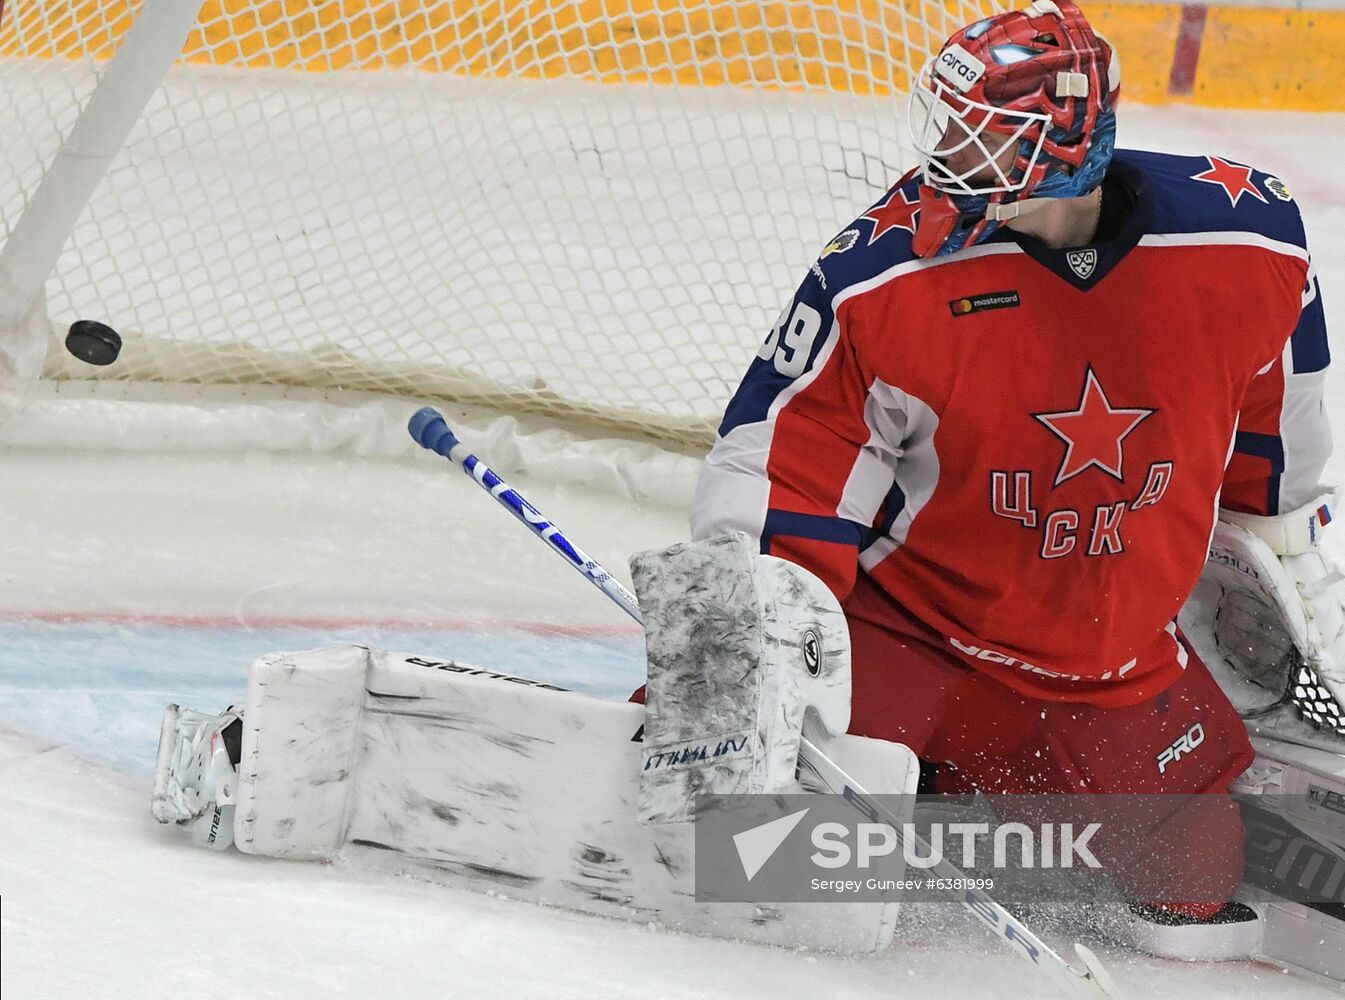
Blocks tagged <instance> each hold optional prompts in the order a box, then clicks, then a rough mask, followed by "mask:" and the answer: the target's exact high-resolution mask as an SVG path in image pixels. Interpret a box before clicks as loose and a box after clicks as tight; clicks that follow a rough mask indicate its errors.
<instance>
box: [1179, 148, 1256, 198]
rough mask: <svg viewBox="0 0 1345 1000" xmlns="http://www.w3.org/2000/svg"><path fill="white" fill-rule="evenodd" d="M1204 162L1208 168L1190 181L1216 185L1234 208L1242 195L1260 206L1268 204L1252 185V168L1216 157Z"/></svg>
mask: <svg viewBox="0 0 1345 1000" xmlns="http://www.w3.org/2000/svg"><path fill="white" fill-rule="evenodd" d="M1205 160H1206V161H1207V162H1208V163H1209V165H1210V168H1209V169H1208V170H1206V171H1203V172H1201V173H1198V174H1192V175H1191V180H1193V181H1201V182H1203V183H1205V184H1217V185H1218V186H1219V187H1221V188H1223V189H1224V194H1226V195H1228V200H1229V201H1230V202H1232V203H1233V205H1234V207H1236V206H1237V203H1238V202H1239V201H1240V200H1241V199H1242V196H1243V195H1244V194H1249V195H1251V196H1252V197H1253V198H1255V199H1256V200H1257V201H1259V202H1261V204H1263V205H1265V204H1269V202H1267V201H1266V196H1265V195H1263V194H1262V193H1261V192H1260V191H1259V190H1258V189H1257V187H1256V185H1255V184H1253V183H1252V168H1251V167H1244V166H1243V165H1242V164H1240V163H1230V162H1229V161H1228V160H1224V159H1220V158H1219V157H1217V156H1207V157H1205Z"/></svg>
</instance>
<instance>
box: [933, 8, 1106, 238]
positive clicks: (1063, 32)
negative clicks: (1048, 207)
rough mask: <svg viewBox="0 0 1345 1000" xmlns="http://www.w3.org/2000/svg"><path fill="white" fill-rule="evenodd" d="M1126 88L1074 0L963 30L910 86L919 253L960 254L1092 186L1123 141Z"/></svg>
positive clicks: (1098, 181)
mask: <svg viewBox="0 0 1345 1000" xmlns="http://www.w3.org/2000/svg"><path fill="white" fill-rule="evenodd" d="M1120 89H1121V71H1120V64H1119V61H1118V60H1117V58H1116V55H1115V53H1114V52H1113V51H1112V47H1111V45H1110V44H1108V43H1107V41H1106V40H1105V39H1103V38H1101V37H1100V36H1098V35H1097V34H1095V33H1094V32H1093V29H1092V28H1091V27H1090V26H1089V24H1088V21H1087V20H1086V19H1085V18H1084V16H1083V12H1082V11H1080V10H1079V8H1078V7H1077V6H1075V5H1074V4H1073V3H1070V2H1069V0H1054V2H1053V0H1036V2H1034V3H1033V4H1032V6H1030V7H1028V8H1027V10H1025V11H1013V12H1010V13H1005V14H997V15H995V16H993V17H989V18H986V19H985V20H982V21H977V22H976V23H975V24H972V25H969V26H967V27H966V28H963V29H962V30H961V31H959V32H958V33H957V34H955V35H954V36H953V37H952V38H950V39H949V40H948V41H947V43H946V44H945V45H944V46H943V48H942V49H941V50H940V51H939V54H938V55H936V56H935V57H934V58H933V59H931V60H930V61H929V62H928V63H927V64H926V65H925V67H924V68H923V69H922V70H921V72H920V75H919V77H918V79H917V80H916V81H915V83H914V85H913V86H912V88H911V99H910V109H909V110H910V113H909V117H908V123H909V127H910V133H911V141H912V143H913V145H914V147H915V150H916V152H917V153H918V154H919V156H920V170H921V184H920V217H919V221H918V224H917V226H916V233H915V240H914V249H915V252H916V253H917V254H918V255H919V256H921V257H936V256H940V255H942V254H948V253H953V252H955V251H957V250H961V249H963V248H965V247H969V246H973V245H974V244H976V243H979V242H982V241H984V240H985V239H987V238H988V237H989V236H990V235H991V234H992V233H993V232H994V231H995V230H996V229H997V228H999V226H1000V224H1001V223H1003V222H1006V221H1008V220H1009V219H1012V218H1014V217H1016V216H1017V215H1018V213H1019V211H1020V207H1021V204H1022V203H1023V202H1025V201H1027V200H1028V199H1031V198H1074V197H1078V196H1079V195H1084V194H1087V193H1089V192H1090V191H1092V190H1094V189H1095V188H1096V187H1097V186H1098V185H1100V184H1101V183H1102V178H1103V175H1104V174H1105V173H1106V172H1107V164H1108V163H1110V162H1111V157H1112V150H1113V149H1114V147H1115V144H1116V102H1117V99H1118V98H1119V97H1120Z"/></svg>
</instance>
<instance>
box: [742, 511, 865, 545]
mask: <svg viewBox="0 0 1345 1000" xmlns="http://www.w3.org/2000/svg"><path fill="white" fill-rule="evenodd" d="M867 530H869V529H868V528H867V527H866V526H865V525H862V524H860V523H859V522H858V521H847V520H846V519H845V518H843V517H822V516H821V515H818V514H798V513H795V512H794V511H788V510H768V511H766V523H765V525H764V526H763V527H762V529H761V551H762V552H769V551H770V546H771V540H772V539H773V538H775V537H776V536H777V535H786V536H788V537H790V538H808V539H811V540H812V541H815V542H836V543H838V544H840V545H853V546H854V547H855V548H859V543H860V540H861V539H862V538H863V536H864V533H865V532H866V531H867Z"/></svg>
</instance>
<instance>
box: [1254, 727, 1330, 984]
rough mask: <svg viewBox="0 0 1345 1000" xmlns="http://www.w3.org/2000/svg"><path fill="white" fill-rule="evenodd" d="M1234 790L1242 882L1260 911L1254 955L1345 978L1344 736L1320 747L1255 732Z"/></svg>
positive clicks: (1321, 737)
mask: <svg viewBox="0 0 1345 1000" xmlns="http://www.w3.org/2000/svg"><path fill="white" fill-rule="evenodd" d="M1255 732H1256V730H1255V728H1253V733H1254V735H1253V740H1252V742H1253V744H1254V745H1255V747H1256V754H1257V756H1256V762H1255V763H1254V764H1253V765H1252V766H1251V768H1249V769H1248V770H1247V772H1246V774H1244V775H1243V776H1242V778H1241V779H1239V782H1238V784H1237V785H1235V786H1234V789H1233V790H1234V791H1235V792H1237V793H1239V794H1240V795H1241V797H1242V813H1243V819H1244V822H1245V823H1246V826H1247V831H1248V840H1247V845H1248V846H1247V850H1248V857H1247V874H1246V884H1245V885H1244V886H1243V888H1242V889H1240V890H1239V893H1238V895H1239V898H1241V899H1245V900H1247V901H1249V902H1251V903H1253V905H1255V906H1256V908H1257V909H1258V910H1259V911H1261V912H1263V913H1264V914H1265V931H1264V939H1263V941H1262V943H1261V946H1260V948H1259V949H1258V953H1257V957H1259V958H1263V959H1266V960H1268V961H1271V962H1274V963H1276V964H1278V965H1283V966H1286V967H1288V968H1292V969H1297V970H1300V971H1304V972H1309V973H1312V974H1315V975H1318V976H1322V977H1324V978H1327V979H1329V980H1331V981H1333V982H1336V983H1341V982H1345V919H1342V918H1341V915H1342V913H1345V740H1342V739H1339V738H1334V740H1335V744H1336V746H1335V748H1334V749H1327V748H1326V746H1324V745H1322V744H1324V743H1325V742H1326V741H1327V740H1328V739H1332V738H1331V737H1328V736H1326V734H1321V733H1318V734H1316V735H1315V739H1316V741H1317V742H1318V745H1317V746H1304V745H1301V744H1298V743H1289V742H1282V741H1280V740H1269V739H1265V738H1264V737H1259V738H1258V737H1257V736H1256V735H1255Z"/></svg>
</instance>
